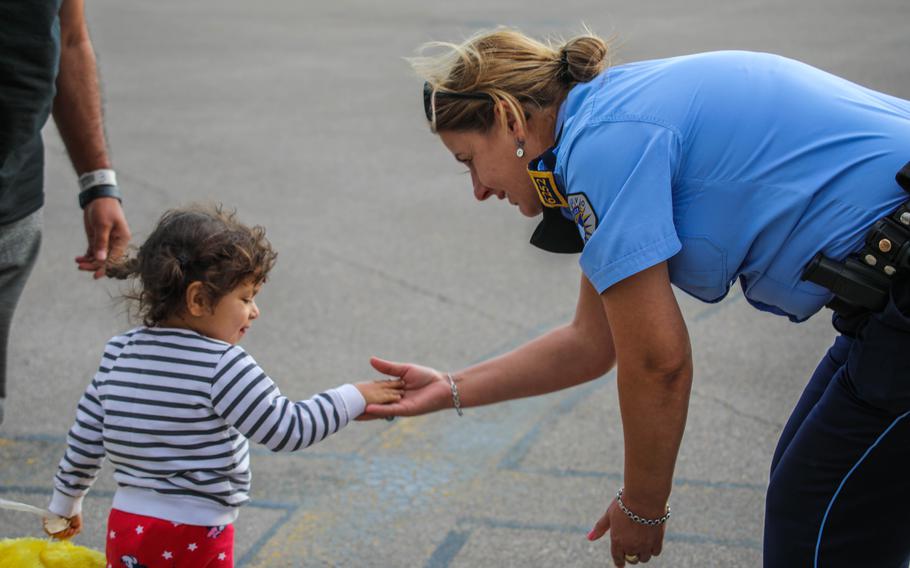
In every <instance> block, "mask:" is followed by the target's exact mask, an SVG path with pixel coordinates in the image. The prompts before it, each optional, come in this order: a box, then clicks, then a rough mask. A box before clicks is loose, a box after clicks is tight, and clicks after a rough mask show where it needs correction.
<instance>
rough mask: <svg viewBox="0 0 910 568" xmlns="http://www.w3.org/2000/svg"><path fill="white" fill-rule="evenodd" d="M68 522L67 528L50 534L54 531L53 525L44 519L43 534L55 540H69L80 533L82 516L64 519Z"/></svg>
mask: <svg viewBox="0 0 910 568" xmlns="http://www.w3.org/2000/svg"><path fill="white" fill-rule="evenodd" d="M66 520H67V522H69V526H68V527H66V528H65V529H63V530H58V531H57V532H51V531H52V530H54V528H56V527H54V526H53V524H51V523H49V522H48V519H44V523H43V524H44V532H46V533H47V534H48V536H52V537H54V538H56V539H57V540H69V539H71V538H73V537H74V536H76V535H77V534H79V533H80V532H82V515H76V516H73V517H70V518H68V519H66Z"/></svg>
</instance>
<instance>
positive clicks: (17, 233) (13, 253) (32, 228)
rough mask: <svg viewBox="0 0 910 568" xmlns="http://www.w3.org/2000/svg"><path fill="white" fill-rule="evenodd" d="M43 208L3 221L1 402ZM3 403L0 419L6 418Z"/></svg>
mask: <svg viewBox="0 0 910 568" xmlns="http://www.w3.org/2000/svg"><path fill="white" fill-rule="evenodd" d="M42 219H43V214H42V211H41V209H39V210H38V211H35V212H34V213H32V214H30V215H29V216H27V217H24V218H22V219H19V220H18V221H14V222H12V223H9V224H6V225H0V404H2V399H3V398H6V352H7V350H8V347H9V330H10V325H11V324H12V321H13V312H15V310H16V304H17V303H18V302H19V296H21V295H22V289H23V288H24V287H25V281H26V280H28V275H29V274H30V273H31V271H32V267H33V266H35V260H36V259H37V258H38V249H39V248H40V247H41V226H42ZM2 412H3V410H2V406H0V422H2V421H3V414H2Z"/></svg>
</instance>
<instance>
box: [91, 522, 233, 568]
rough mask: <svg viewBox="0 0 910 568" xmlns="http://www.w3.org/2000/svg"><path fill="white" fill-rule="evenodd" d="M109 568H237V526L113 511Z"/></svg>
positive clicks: (108, 527)
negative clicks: (163, 518)
mask: <svg viewBox="0 0 910 568" xmlns="http://www.w3.org/2000/svg"><path fill="white" fill-rule="evenodd" d="M105 551H106V554H107V565H108V568H184V567H185V568H233V566H234V525H226V526H220V527H202V526H198V525H182V524H180V523H174V522H171V521H165V520H162V519H156V518H155V517H146V516H143V515H134V514H132V513H125V512H123V511H118V510H117V509H111V514H110V516H109V517H108V519H107V546H106V550H105Z"/></svg>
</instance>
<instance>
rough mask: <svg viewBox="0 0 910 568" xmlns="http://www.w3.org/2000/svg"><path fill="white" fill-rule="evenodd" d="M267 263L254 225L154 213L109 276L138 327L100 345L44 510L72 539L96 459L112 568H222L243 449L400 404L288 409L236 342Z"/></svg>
mask: <svg viewBox="0 0 910 568" xmlns="http://www.w3.org/2000/svg"><path fill="white" fill-rule="evenodd" d="M275 258H276V253H275V252H274V251H273V250H272V248H271V245H270V244H269V242H268V241H267V240H266V238H265V231H264V229H262V228H261V227H258V226H257V227H253V228H249V227H246V226H244V225H243V224H241V223H240V222H238V221H237V220H236V219H235V217H234V215H233V214H227V213H224V212H222V211H221V210H220V209H214V208H213V209H207V208H200V207H193V208H187V209H181V210H173V211H169V212H167V213H165V214H164V216H163V217H162V218H161V220H160V221H159V222H158V225H157V227H156V228H155V230H154V231H153V232H152V234H151V235H150V236H149V237H148V239H147V240H146V241H145V243H144V244H143V245H142V246H141V247H140V248H139V251H138V254H137V255H136V256H135V257H132V258H127V259H125V260H123V261H121V262H120V263H119V264H117V265H115V266H111V267H110V268H109V269H108V275H109V276H112V277H115V278H128V277H136V278H138V287H137V289H136V290H135V291H134V293H132V294H128V295H127V297H128V298H131V299H134V300H137V301H138V309H139V314H140V315H141V317H142V319H143V321H144V323H145V325H144V326H143V327H138V328H136V329H133V330H131V331H128V332H126V333H124V334H123V335H118V336H116V337H114V338H112V339H111V340H110V341H108V343H107V346H106V347H105V349H104V355H103V357H102V359H101V365H100V367H99V369H98V372H97V373H96V374H95V376H94V379H93V380H92V382H91V384H90V385H89V386H88V388H87V389H86V391H85V394H84V395H83V397H82V399H81V400H80V401H79V405H78V407H77V411H76V422H75V424H74V425H73V427H72V428H71V429H70V432H69V436H68V438H67V443H68V448H67V450H66V453H65V455H64V456H63V459H62V460H61V461H60V466H59V468H58V471H57V475H56V477H55V478H54V487H55V489H54V495H53V497H52V499H51V503H50V506H49V509H50V511H51V512H53V513H55V514H57V515H60V516H63V517H67V518H69V519H70V526H69V528H68V529H66V530H64V531H61V532H58V533H56V534H55V535H53V536H56V537H58V538H70V537H72V536H74V535H75V534H78V532H79V531H80V530H81V526H82V519H81V515H80V512H81V510H82V499H83V497H84V496H85V494H86V492H87V491H88V490H89V487H90V486H91V485H92V482H93V481H94V480H95V477H96V476H97V474H98V471H99V469H100V467H101V462H102V460H103V458H104V456H105V455H107V457H108V459H109V460H110V461H111V463H113V464H114V478H115V479H116V481H117V485H118V488H117V492H116V494H115V495H114V502H113V508H112V509H111V512H110V516H109V517H108V527H107V529H108V530H107V546H106V554H107V561H108V564H109V565H110V566H114V567H120V566H130V567H133V566H147V567H150V568H151V567H153V566H159V565H160V566H169V567H170V566H187V567H200V566H218V567H221V566H225V567H228V566H232V565H233V561H232V559H233V544H234V536H233V526H232V524H231V523H233V521H234V520H235V519H236V518H237V512H238V508H239V507H240V506H241V505H243V504H245V503H246V502H247V501H249V489H250V463H249V455H250V454H249V447H248V443H247V440H248V439H250V440H253V441H254V442H256V443H259V444H264V445H265V446H267V447H268V448H269V449H270V450H272V451H295V450H299V449H302V448H305V447H307V446H310V445H311V444H314V443H316V442H320V441H322V440H324V439H325V438H326V437H327V436H328V435H330V434H334V433H335V432H337V431H338V430H339V429H341V428H342V427H344V426H345V425H347V424H348V423H349V422H350V421H351V420H353V419H354V418H356V417H357V416H358V415H360V414H361V413H362V412H363V410H364V408H365V406H366V404H371V403H377V404H383V403H389V402H394V401H397V400H399V399H400V398H401V394H402V389H403V384H402V382H401V381H375V382H365V383H358V384H356V385H349V384H347V385H343V386H340V387H338V388H335V389H331V390H328V391H326V392H323V393H320V394H318V395H316V396H314V397H313V398H311V399H309V400H305V401H300V402H292V401H291V400H289V399H287V398H286V397H284V396H282V395H281V393H280V392H279V391H278V388H277V387H276V386H275V384H274V383H273V382H272V379H270V378H269V377H268V375H266V374H265V372H264V371H263V370H262V369H260V368H259V365H257V364H256V361H254V360H253V358H252V357H251V356H250V355H249V354H247V353H246V352H245V351H244V350H243V348H241V347H240V346H238V345H237V343H238V342H239V341H240V340H241V339H242V338H243V337H244V335H246V333H247V332H248V331H249V329H250V326H251V325H252V323H253V321H254V320H255V319H256V318H258V317H259V308H258V307H257V306H256V302H255V296H256V293H257V292H258V291H259V289H260V287H261V286H262V284H263V283H264V282H265V281H266V277H267V276H268V273H269V270H271V268H272V266H273V265H274V263H275Z"/></svg>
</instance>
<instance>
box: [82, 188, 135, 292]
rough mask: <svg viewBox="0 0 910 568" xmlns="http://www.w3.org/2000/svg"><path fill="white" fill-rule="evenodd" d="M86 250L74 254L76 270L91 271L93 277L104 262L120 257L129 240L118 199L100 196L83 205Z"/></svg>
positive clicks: (101, 271) (102, 266) (97, 274)
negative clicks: (79, 253) (79, 254)
mask: <svg viewBox="0 0 910 568" xmlns="http://www.w3.org/2000/svg"><path fill="white" fill-rule="evenodd" d="M82 217H83V221H84V222H85V236H86V237H87V239H88V249H86V252H85V254H84V255H82V256H77V257H76V264H77V265H78V267H79V270H85V271H88V272H94V275H93V277H94V278H95V279H98V278H101V277H102V276H104V263H105V262H107V260H108V259H109V258H110V259H114V258H118V257H120V256H121V255H122V254H123V252H124V251H125V250H126V245H127V244H128V243H129V242H130V228H129V225H127V223H126V217H125V216H124V214H123V208H122V207H121V206H120V202H119V201H118V200H116V199H114V198H113V197H101V198H98V199H95V200H94V201H92V202H91V203H89V204H88V205H86V206H85V210H84V211H83V213H82Z"/></svg>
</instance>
